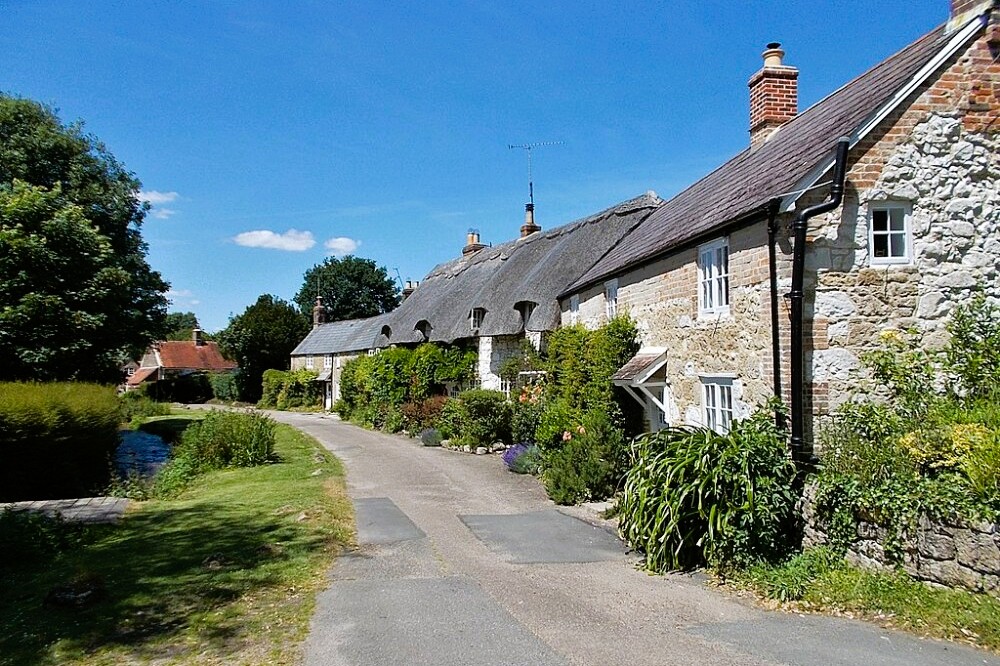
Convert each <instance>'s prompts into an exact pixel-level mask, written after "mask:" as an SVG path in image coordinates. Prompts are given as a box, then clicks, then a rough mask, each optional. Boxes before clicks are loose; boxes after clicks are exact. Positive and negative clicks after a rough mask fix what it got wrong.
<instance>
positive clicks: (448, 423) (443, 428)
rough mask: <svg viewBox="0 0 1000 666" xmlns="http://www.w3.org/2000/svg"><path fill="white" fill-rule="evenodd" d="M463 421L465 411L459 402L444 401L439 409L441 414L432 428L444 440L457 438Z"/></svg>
mask: <svg viewBox="0 0 1000 666" xmlns="http://www.w3.org/2000/svg"><path fill="white" fill-rule="evenodd" d="M464 420H465V409H464V407H463V406H462V402H461V401H460V400H455V399H449V400H446V401H445V403H444V405H443V406H442V407H441V414H440V415H439V416H438V419H437V421H435V423H434V427H435V428H437V429H438V430H439V431H440V432H441V436H442V437H443V438H444V439H453V438H457V437H459V436H460V434H461V429H462V423H463V421H464Z"/></svg>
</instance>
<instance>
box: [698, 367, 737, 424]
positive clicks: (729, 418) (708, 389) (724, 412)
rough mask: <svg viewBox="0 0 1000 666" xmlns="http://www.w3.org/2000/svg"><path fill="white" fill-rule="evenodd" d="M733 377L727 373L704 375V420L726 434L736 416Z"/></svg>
mask: <svg viewBox="0 0 1000 666" xmlns="http://www.w3.org/2000/svg"><path fill="white" fill-rule="evenodd" d="M733 406H734V399H733V378H732V377H729V376H725V375H702V377H701V415H702V422H703V423H704V424H705V426H706V427H707V428H711V429H712V430H714V431H715V432H718V433H721V434H723V435H724V434H726V433H727V432H729V426H730V424H731V423H732V422H733V419H734V418H735V411H734V409H733Z"/></svg>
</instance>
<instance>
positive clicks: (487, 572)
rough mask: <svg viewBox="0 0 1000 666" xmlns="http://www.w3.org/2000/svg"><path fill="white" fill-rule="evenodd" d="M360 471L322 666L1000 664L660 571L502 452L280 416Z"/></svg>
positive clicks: (314, 639) (312, 645)
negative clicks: (354, 530) (640, 565)
mask: <svg viewBox="0 0 1000 666" xmlns="http://www.w3.org/2000/svg"><path fill="white" fill-rule="evenodd" d="M272 415H273V416H274V417H275V418H276V419H278V420H280V421H282V422H284V423H288V424H290V425H293V426H295V427H297V428H300V429H301V430H303V431H304V432H306V433H308V434H310V435H312V436H314V437H316V438H317V439H318V440H319V441H320V442H322V443H323V445H324V446H326V447H327V448H328V449H329V450H331V451H332V452H333V453H334V454H335V455H336V456H338V457H339V458H340V459H341V460H343V462H344V464H345V465H346V468H347V479H348V484H349V490H350V495H351V498H352V500H353V502H354V505H355V509H356V512H357V524H358V542H359V548H358V550H357V551H356V552H354V553H349V554H345V555H343V556H341V557H340V558H339V559H338V560H337V562H336V564H335V565H334V567H333V570H332V572H331V585H330V587H329V589H328V590H326V591H325V592H323V593H322V594H321V595H320V598H319V601H318V607H317V611H316V613H315V616H314V618H313V623H312V628H311V632H310V636H309V638H308V640H307V644H306V664H307V665H309V666H374V665H379V666H418V665H423V664H427V665H428V666H430V665H434V666H449V665H455V666H459V665H461V666H485V665H487V664H490V665H497V664H510V665H538V666H550V665H551V666H555V665H558V664H579V665H594V666H610V665H615V664H629V665H630V666H643V665H652V664H657V665H659V664H684V665H696V664H711V665H712V666H725V665H727V664H740V665H747V664H823V665H832V664H845V665H846V664H891V665H899V666H904V665H905V666H922V665H930V664H948V665H949V666H956V665H959V664H1000V659H997V658H995V657H993V656H992V655H989V654H987V653H985V652H979V651H976V650H973V649H971V648H966V647H964V646H959V645H954V644H949V643H944V642H937V641H931V640H921V639H918V638H914V637H911V636H908V635H905V634H902V633H899V632H894V631H889V630H883V629H880V628H878V627H874V626H871V625H868V624H864V623H860V622H855V621H850V620H843V619H837V618H827V617H820V616H801V615H795V614H787V613H778V612H768V611H764V610H761V609H758V608H755V607H752V606H750V605H749V604H746V603H743V602H741V601H739V600H737V599H733V598H731V597H729V596H727V595H725V594H723V593H721V592H718V591H715V590H712V589H711V588H708V587H706V586H705V584H704V583H703V582H702V581H700V580H698V579H695V578H692V577H689V576H679V575H675V576H650V575H647V574H646V573H644V572H642V571H640V570H638V569H637V568H636V566H635V564H636V560H635V559H634V558H633V557H631V556H629V555H628V554H626V552H625V549H624V547H623V546H622V544H621V543H620V542H619V541H618V540H617V539H616V538H615V537H614V536H612V535H610V534H609V533H607V532H606V531H604V530H602V529H600V528H598V527H594V526H591V525H589V524H587V523H585V522H583V521H581V520H578V519H577V518H574V517H572V516H571V515H569V514H568V513H565V512H563V511H560V510H559V509H558V508H557V507H555V505H553V504H552V503H551V502H550V501H548V500H547V499H546V497H545V493H544V491H543V490H542V488H541V487H540V486H539V485H538V482H537V481H536V480H534V479H532V478H530V477H523V476H518V475H514V474H510V473H508V472H507V471H506V470H505V469H504V468H503V465H502V464H501V462H500V460H499V459H498V457H496V456H474V455H467V454H459V453H454V452H451V451H446V450H442V449H434V448H424V447H422V446H420V444H419V442H418V441H416V440H407V439H405V438H402V437H395V436H387V435H383V434H380V433H374V432H368V431H365V430H362V429H359V428H356V427H354V426H351V425H347V424H344V423H341V422H339V421H337V420H336V419H334V418H332V417H328V416H321V415H314V414H292V413H272Z"/></svg>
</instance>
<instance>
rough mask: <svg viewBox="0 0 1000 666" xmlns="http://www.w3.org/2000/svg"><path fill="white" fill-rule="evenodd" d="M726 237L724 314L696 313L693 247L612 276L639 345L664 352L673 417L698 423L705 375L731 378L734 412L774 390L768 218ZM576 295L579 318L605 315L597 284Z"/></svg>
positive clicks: (596, 321) (598, 319) (592, 324)
mask: <svg viewBox="0 0 1000 666" xmlns="http://www.w3.org/2000/svg"><path fill="white" fill-rule="evenodd" d="M728 238H729V276H730V291H729V303H730V305H729V312H727V313H722V314H712V315H704V314H701V315H699V312H698V288H699V284H698V268H697V265H698V263H697V258H698V247H697V246H690V247H688V248H685V249H682V250H681V251H679V252H676V253H674V254H672V255H670V256H668V257H665V258H662V259H659V260H657V261H654V262H652V263H649V264H647V265H645V266H642V267H639V268H636V269H634V270H632V271H629V272H627V273H625V274H623V275H621V276H619V278H618V312H619V313H623V314H628V315H629V316H630V317H631V318H632V320H633V321H634V322H635V323H636V326H637V328H638V330H639V337H640V344H641V346H643V347H663V348H666V350H667V365H666V376H667V379H668V380H669V381H670V384H671V387H670V391H669V394H668V401H669V404H668V405H667V407H669V411H670V414H669V415H668V417H669V418H670V419H671V421H672V422H673V423H678V422H680V423H687V424H693V425H696V424H701V423H702V421H703V414H702V409H703V406H702V395H701V390H702V389H701V377H703V376H709V375H721V376H729V377H732V378H733V403H734V404H733V407H734V412H735V415H736V416H737V417H743V416H746V415H748V414H749V413H750V412H751V411H752V410H753V409H754V407H755V406H757V405H758V404H761V403H763V402H764V401H766V400H767V399H768V398H769V397H770V396H771V394H772V393H773V384H772V363H771V327H770V316H771V315H770V295H769V283H768V263H767V228H766V224H764V223H761V224H755V225H753V226H749V227H744V228H742V229H737V230H734V231H732V232H731V233H730V234H729V235H728ZM786 291H787V287H786ZM579 296H580V310H579V321H580V323H583V324H584V325H585V326H587V327H589V328H596V327H597V326H600V325H601V324H603V323H605V322H606V321H607V316H606V314H605V298H604V286H603V284H602V285H598V286H596V287H593V288H591V289H589V290H587V291H585V292H582V293H581V294H580V295H579ZM568 306H569V299H565V302H564V303H563V317H562V323H563V324H564V325H566V324H569V323H570V313H569V311H568ZM784 348H785V349H786V350H787V342H786V344H785V345H784Z"/></svg>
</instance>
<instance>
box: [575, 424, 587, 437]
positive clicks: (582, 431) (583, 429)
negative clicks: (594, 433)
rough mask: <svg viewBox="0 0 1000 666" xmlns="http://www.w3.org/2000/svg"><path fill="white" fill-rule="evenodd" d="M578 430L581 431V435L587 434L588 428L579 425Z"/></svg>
mask: <svg viewBox="0 0 1000 666" xmlns="http://www.w3.org/2000/svg"><path fill="white" fill-rule="evenodd" d="M576 431H577V432H578V433H580V434H581V435H586V434H587V429H586V428H584V427H583V426H579V427H577V429H576Z"/></svg>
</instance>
